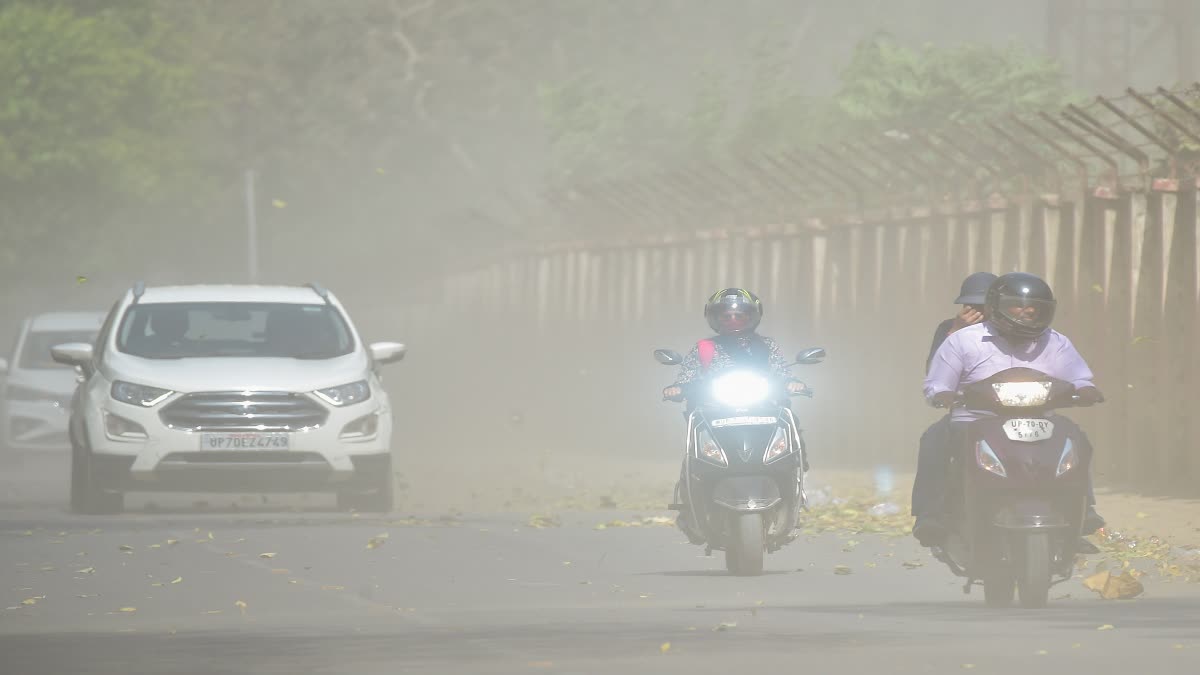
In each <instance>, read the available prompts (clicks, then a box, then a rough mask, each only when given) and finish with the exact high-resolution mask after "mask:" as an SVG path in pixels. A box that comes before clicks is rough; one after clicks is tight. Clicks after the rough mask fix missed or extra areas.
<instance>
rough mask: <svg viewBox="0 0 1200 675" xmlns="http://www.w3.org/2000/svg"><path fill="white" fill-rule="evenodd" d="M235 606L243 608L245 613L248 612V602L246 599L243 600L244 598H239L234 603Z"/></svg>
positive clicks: (242, 610)
mask: <svg viewBox="0 0 1200 675" xmlns="http://www.w3.org/2000/svg"><path fill="white" fill-rule="evenodd" d="M233 606H234V607H237V608H238V609H239V610H241V612H242V614H245V613H246V603H245V601H243V600H238V601H237V602H235V603H233Z"/></svg>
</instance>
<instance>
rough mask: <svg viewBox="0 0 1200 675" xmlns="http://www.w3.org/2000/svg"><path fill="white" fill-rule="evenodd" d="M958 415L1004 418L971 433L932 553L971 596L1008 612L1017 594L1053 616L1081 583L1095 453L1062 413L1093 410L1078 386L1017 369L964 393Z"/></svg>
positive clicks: (953, 467) (959, 446)
mask: <svg viewBox="0 0 1200 675" xmlns="http://www.w3.org/2000/svg"><path fill="white" fill-rule="evenodd" d="M954 405H955V406H961V407H964V408H966V409H969V410H979V411H987V412H991V413H994V414H995V416H994V417H987V418H984V419H980V420H977V421H974V422H971V423H970V424H969V425H967V427H966V430H965V436H959V437H958V438H957V442H956V449H955V452H954V453H952V456H951V461H950V464H949V476H948V480H949V483H948V485H949V490H948V493H947V504H948V505H949V507H948V511H949V514H948V516H949V517H948V522H947V525H948V532H947V537H946V541H945V543H944V545H942V546H935V547H933V548H932V549H931V552H932V553H933V555H934V557H936V558H937V559H938V560H941V561H942V562H944V563H945V564H946V565H947V566H948V567H949V568H950V570H951V571H953V572H954V573H955V574H956V575H958V576H961V577H965V578H966V580H967V582H966V584H965V585H964V587H963V592H964V593H969V592H970V590H971V587H972V585H982V586H983V593H984V601H985V602H986V604H987V605H988V606H991V607H1007V606H1010V605H1011V604H1012V603H1013V599H1014V592H1015V593H1016V594H1017V595H1018V596H1019V598H1020V604H1021V606H1023V607H1027V608H1041V607H1045V606H1046V603H1047V599H1048V596H1049V592H1050V587H1051V586H1053V585H1055V584H1058V583H1061V582H1063V581H1067V580H1069V579H1070V578H1071V574H1072V568H1073V563H1074V560H1075V556H1076V555H1077V554H1078V553H1086V552H1089V551H1082V550H1081V548H1082V545H1084V544H1085V542H1084V540H1082V538H1081V533H1082V530H1083V520H1084V515H1085V512H1086V509H1087V490H1088V472H1089V466H1090V463H1091V459H1092V458H1091V457H1090V456H1087V455H1088V454H1089V453H1085V452H1082V451H1081V450H1080V447H1081V446H1082V445H1083V444H1082V443H1081V442H1080V439H1079V438H1077V437H1075V436H1074V435H1073V434H1069V433H1067V431H1066V429H1068V428H1072V429H1073V428H1074V427H1073V426H1068V425H1064V424H1062V423H1061V422H1059V423H1056V416H1055V415H1054V414H1053V412H1052V411H1053V410H1055V409H1058V408H1067V407H1073V406H1081V405H1089V404H1088V403H1085V402H1084V401H1082V400H1081V399H1080V397H1079V396H1078V395H1077V394H1075V388H1074V387H1073V386H1072V385H1071V384H1070V383H1068V382H1064V381H1062V380H1058V379H1055V378H1052V377H1050V376H1048V375H1046V374H1045V373H1042V372H1040V371H1037V370H1033V369H1029V368H1011V369H1008V370H1004V371H1001V372H999V373H996V374H995V375H993V376H992V377H989V378H987V379H986V380H982V381H980V382H975V383H972V384H970V385H968V386H966V387H964V389H963V391H962V392H961V393H960V394H959V396H958V397H957V398H956V400H955V403H954Z"/></svg>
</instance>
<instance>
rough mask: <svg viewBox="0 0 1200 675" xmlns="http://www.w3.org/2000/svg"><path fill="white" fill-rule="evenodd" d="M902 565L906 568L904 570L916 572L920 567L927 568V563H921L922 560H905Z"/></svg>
mask: <svg viewBox="0 0 1200 675" xmlns="http://www.w3.org/2000/svg"><path fill="white" fill-rule="evenodd" d="M900 564H901V565H902V566H903V567H904V569H908V570H915V569H917V568H918V567H924V566H925V563H923V562H921V561H920V560H905V561H904V562H902V563H900Z"/></svg>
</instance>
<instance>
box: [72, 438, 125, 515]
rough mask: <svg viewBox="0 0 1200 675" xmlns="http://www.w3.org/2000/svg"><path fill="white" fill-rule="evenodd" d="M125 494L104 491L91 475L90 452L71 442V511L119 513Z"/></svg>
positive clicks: (90, 513)
mask: <svg viewBox="0 0 1200 675" xmlns="http://www.w3.org/2000/svg"><path fill="white" fill-rule="evenodd" d="M124 508H125V494H124V493H122V492H116V493H113V492H105V491H104V490H102V489H100V487H99V486H98V485H96V482H95V480H94V479H93V477H92V452H91V450H89V449H87V448H84V447H80V445H79V444H78V443H75V442H73V441H72V443H71V512H72V513H81V514H87V515H99V514H105V513H120V512H121V511H122V510H124Z"/></svg>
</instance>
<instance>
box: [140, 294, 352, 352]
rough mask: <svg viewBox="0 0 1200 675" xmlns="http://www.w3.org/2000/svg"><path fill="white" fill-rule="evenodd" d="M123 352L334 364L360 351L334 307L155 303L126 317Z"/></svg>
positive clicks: (272, 304)
mask: <svg viewBox="0 0 1200 675" xmlns="http://www.w3.org/2000/svg"><path fill="white" fill-rule="evenodd" d="M117 349H118V350H120V351H122V352H124V353H126V354H132V355H134V356H141V357H143V358H148V359H181V358H195V357H240V356H249V357H263V356H266V357H282V358H296V359H330V358H333V357H335V356H344V355H346V354H349V353H351V352H352V351H354V339H353V337H352V336H351V334H350V329H349V327H348V326H347V325H346V322H345V320H344V319H343V318H342V315H341V313H340V312H338V310H337V309H336V308H334V307H332V306H329V305H300V304H291V303H259V302H186V303H182V302H181V303H152V304H145V305H134V306H133V307H130V308H129V310H128V311H127V312H125V316H124V318H123V319H122V320H121V327H120V329H119V330H118V332H117Z"/></svg>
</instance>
